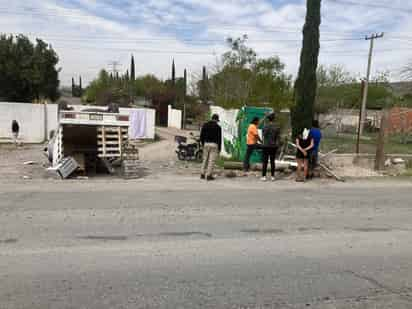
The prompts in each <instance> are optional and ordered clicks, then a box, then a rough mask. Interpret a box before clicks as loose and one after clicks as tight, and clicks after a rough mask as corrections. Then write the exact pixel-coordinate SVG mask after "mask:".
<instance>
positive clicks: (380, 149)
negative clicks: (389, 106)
mask: <svg viewBox="0 0 412 309" xmlns="http://www.w3.org/2000/svg"><path fill="white" fill-rule="evenodd" d="M388 117H389V116H388V112H387V111H384V113H383V115H382V118H381V125H380V128H379V135H378V141H377V145H376V159H375V170H377V171H382V170H384V169H385V142H386V135H387V128H388Z"/></svg>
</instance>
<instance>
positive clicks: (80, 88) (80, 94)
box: [79, 76, 83, 97]
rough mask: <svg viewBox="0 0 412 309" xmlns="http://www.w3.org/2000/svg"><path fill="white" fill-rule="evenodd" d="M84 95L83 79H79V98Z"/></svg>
mask: <svg viewBox="0 0 412 309" xmlns="http://www.w3.org/2000/svg"><path fill="white" fill-rule="evenodd" d="M82 95H83V85H82V77H81V76H80V77H79V96H80V97H81V96H82Z"/></svg>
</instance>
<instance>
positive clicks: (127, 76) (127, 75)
mask: <svg viewBox="0 0 412 309" xmlns="http://www.w3.org/2000/svg"><path fill="white" fill-rule="evenodd" d="M125 79H126V80H127V81H128V80H129V70H127V71H126V76H125Z"/></svg>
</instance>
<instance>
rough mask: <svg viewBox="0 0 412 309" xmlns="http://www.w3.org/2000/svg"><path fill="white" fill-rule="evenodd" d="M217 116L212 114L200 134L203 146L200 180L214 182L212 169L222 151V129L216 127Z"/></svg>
mask: <svg viewBox="0 0 412 309" xmlns="http://www.w3.org/2000/svg"><path fill="white" fill-rule="evenodd" d="M218 122H219V115H217V114H214V115H213V116H212V120H211V121H209V122H206V123H205V124H204V125H203V127H202V130H201V132H200V142H201V143H202V146H203V163H202V169H201V172H200V178H201V179H205V178H206V179H207V180H208V181H210V180H214V177H213V168H214V166H215V162H216V159H217V157H218V155H219V153H220V151H221V149H222V128H221V127H220V126H219V125H218Z"/></svg>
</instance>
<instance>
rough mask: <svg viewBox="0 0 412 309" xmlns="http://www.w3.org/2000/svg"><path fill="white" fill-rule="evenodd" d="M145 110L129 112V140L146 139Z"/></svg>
mask: <svg viewBox="0 0 412 309" xmlns="http://www.w3.org/2000/svg"><path fill="white" fill-rule="evenodd" d="M146 123H147V119H146V110H144V109H133V110H132V111H131V112H130V126H129V138H130V139H139V138H145V137H146Z"/></svg>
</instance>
